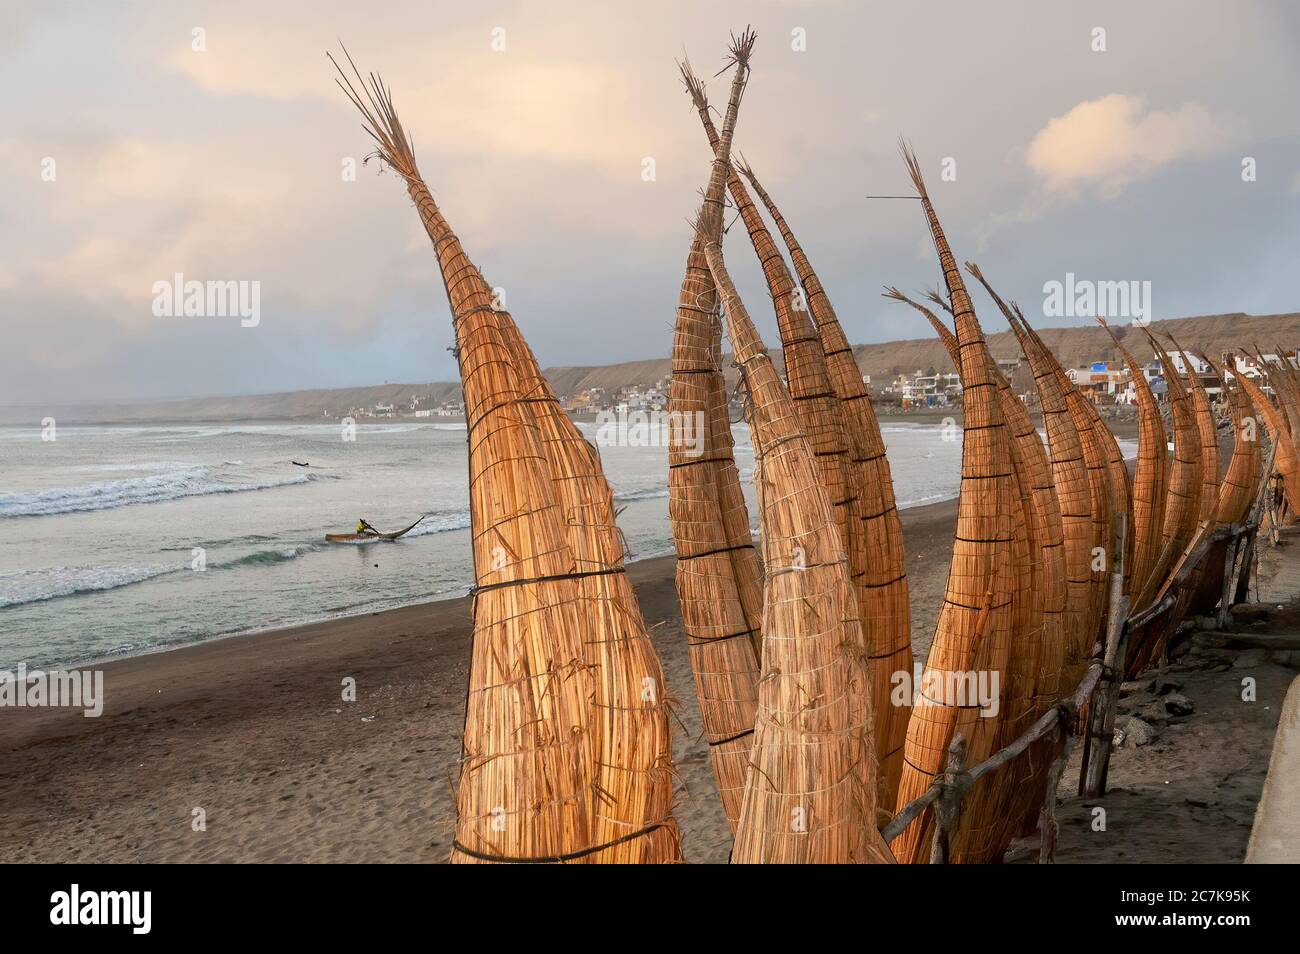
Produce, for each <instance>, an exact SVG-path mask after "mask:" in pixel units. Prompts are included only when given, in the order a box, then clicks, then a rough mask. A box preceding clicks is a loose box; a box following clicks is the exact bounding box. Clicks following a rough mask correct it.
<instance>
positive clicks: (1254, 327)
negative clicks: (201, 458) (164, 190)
mask: <svg viewBox="0 0 1300 954" xmlns="http://www.w3.org/2000/svg"><path fill="white" fill-rule="evenodd" d="M1151 328H1152V330H1153V331H1154V332H1156V334H1157V335H1163V334H1165V333H1166V332H1171V333H1172V334H1173V335H1174V336H1175V337H1176V338H1177V339H1178V341H1179V343H1180V344H1182V345H1183V346H1185V347H1188V348H1198V349H1203V350H1205V351H1207V352H1209V353H1210V354H1211V355H1216V356H1217V355H1218V354H1219V353H1221V352H1222V351H1224V350H1226V349H1228V348H1240V347H1243V346H1252V345H1255V344H1258V345H1259V346H1260V347H1262V348H1264V349H1265V350H1270V349H1272V348H1273V347H1274V346H1275V345H1285V346H1287V347H1295V346H1297V345H1300V313H1297V312H1290V313H1287V314H1281V315H1247V314H1243V313H1241V312H1237V313H1235V314H1228V315H1204V316H1201V317H1197V318H1177V319H1173V320H1170V321H1154V322H1152V323H1151ZM1117 331H1118V332H1119V334H1120V337H1121V340H1123V341H1124V342H1125V344H1126V345H1127V346H1128V347H1130V348H1131V349H1132V350H1133V351H1134V353H1135V354H1137V355H1139V356H1142V357H1149V354H1150V348H1149V346H1147V345H1146V344H1145V339H1144V338H1143V336H1142V334H1141V332H1139V331H1138V330H1137V329H1135V328H1133V327H1131V326H1128V325H1121V326H1118V328H1117ZM1039 333H1040V334H1041V335H1042V336H1043V340H1044V341H1046V342H1047V344H1048V346H1049V347H1050V348H1051V349H1052V350H1053V351H1054V352H1056V354H1057V356H1058V357H1059V358H1060V359H1061V363H1062V364H1064V365H1065V366H1066V367H1067V368H1068V367H1079V366H1081V365H1083V364H1086V363H1088V362H1090V361H1097V360H1118V358H1119V355H1118V354H1117V353H1116V350H1115V347H1114V345H1113V344H1112V343H1111V341H1110V338H1109V337H1108V336H1107V334H1106V332H1105V331H1104V330H1103V329H1102V328H1100V327H1099V326H1097V325H1092V326H1087V327H1074V328H1040V329H1039ZM988 343H989V348H990V349H991V350H992V352H993V354H994V356H995V357H998V358H1010V357H1014V356H1016V355H1018V354H1019V347H1018V346H1017V344H1016V340H1015V336H1014V335H1012V334H1011V332H1009V331H1004V332H1001V333H999V334H994V335H989V338H988ZM853 355H854V357H855V358H856V359H857V362H858V366H859V367H861V368H862V371H863V373H864V374H869V375H871V378H872V381H873V383H874V384H875V386H876V388H877V389H879V388H880V387H881V386H882V385H883V384H885V383H886V382H888V381H889V380H891V379H892V378H893V377H894V376H895V375H897V374H899V373H910V372H912V371H915V370H916V369H918V368H921V369H928V368H931V367H934V368H937V369H939V370H947V369H949V368H951V367H952V365H951V362H950V361H949V360H948V355H947V352H946V351H944V349H943V346H942V345H941V344H940V343H939V341H938V339H937V338H918V339H914V340H908V341H890V342H886V343H884V344H866V345H855V346H854V348H853ZM772 357H773V359H774V360H775V361H776V362H777V364H778V367H779V366H780V361H781V352H780V349H777V348H774V349H772ZM670 370H671V368H670V365H669V361H668V359H667V358H652V359H648V360H643V361H625V362H623V363H621V364H609V365H602V366H598V367H557V368H548V369H546V371H545V374H546V378H547V380H548V381H550V383H551V387H552V388H554V389H555V392H556V393H557V394H559V395H561V396H566V395H570V394H574V393H576V392H578V391H581V390H584V389H586V388H593V387H600V388H605V389H606V390H612V389H615V388H620V387H625V386H642V387H644V386H647V385H653V384H654V383H655V382H656V381H658V380H660V379H661V378H665V377H667V376H668V374H669V372H670ZM726 371H727V377H728V379H729V380H734V378H735V374H736V372H735V369H734V368H731V367H730V366H728V367H727V369H726ZM412 397H418V398H420V399H421V400H422V401H423V402H424V403H425V405H426V406H427V405H428V404H429V403H430V402H432V403H442V402H445V401H456V400H459V399H460V385H459V384H458V383H455V382H446V381H441V382H433V383H431V384H383V385H373V386H370V387H359V388H331V389H317V390H312V391H287V392H284V393H280V394H253V395H244V396H240V397H213V398H191V399H188V400H180V401H159V402H152V403H117V404H71V405H64V406H49V405H42V406H39V407H35V406H27V407H0V423H4V424H34V423H39V421H40V419H41V418H42V417H45V416H53V417H55V418H56V419H57V420H59V422H60V423H68V424H75V423H97V422H102V423H107V422H113V423H131V422H149V421H203V420H210V421H211V420H219V421H254V420H292V419H326V418H328V419H331V420H333V419H337V418H339V417H341V416H343V415H344V414H346V413H347V411H348V410H349V409H350V408H355V407H373V406H374V405H375V404H377V403H380V402H383V403H386V404H388V403H391V404H394V405H396V406H397V407H398V408H401V407H402V406H403V405H406V406H409V405H410V401H411V398H412Z"/></svg>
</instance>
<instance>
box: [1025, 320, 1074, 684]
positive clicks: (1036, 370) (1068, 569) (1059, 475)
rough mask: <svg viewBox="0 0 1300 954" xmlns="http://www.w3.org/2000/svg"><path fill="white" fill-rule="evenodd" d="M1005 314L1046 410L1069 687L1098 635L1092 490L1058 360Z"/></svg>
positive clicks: (1064, 670)
mask: <svg viewBox="0 0 1300 954" xmlns="http://www.w3.org/2000/svg"><path fill="white" fill-rule="evenodd" d="M1004 315H1006V316H1007V321H1008V322H1009V323H1010V325H1011V330H1012V331H1013V332H1014V333H1015V335H1016V339H1017V341H1019V343H1020V349H1021V351H1022V352H1023V353H1024V355H1025V359H1026V360H1027V361H1028V362H1029V366H1030V370H1031V371H1032V373H1033V376H1034V384H1035V386H1036V388H1037V390H1038V401H1039V405H1040V406H1041V407H1042V412H1043V424H1044V427H1045V429H1046V431H1047V444H1048V448H1049V450H1050V452H1051V472H1052V483H1053V484H1054V486H1055V487H1056V497H1057V501H1058V504H1059V506H1060V512H1061V532H1062V539H1063V541H1064V548H1065V557H1064V563H1065V586H1066V607H1067V613H1066V630H1067V634H1068V639H1067V641H1066V653H1065V663H1064V667H1063V672H1064V676H1065V684H1066V685H1067V686H1068V685H1073V684H1074V683H1075V682H1077V681H1078V679H1079V678H1080V677H1081V676H1082V674H1083V671H1084V669H1085V668H1086V665H1087V663H1086V660H1087V658H1088V655H1089V653H1090V652H1091V648H1092V644H1091V642H1090V637H1091V634H1092V633H1093V632H1094V631H1095V630H1096V622H1095V615H1094V602H1093V593H1092V590H1093V578H1092V560H1093V556H1092V546H1093V542H1092V541H1093V535H1094V526H1093V520H1092V490H1091V485H1090V482H1089V474H1088V466H1087V463H1086V461H1085V459H1084V453H1083V441H1082V438H1081V437H1080V434H1079V430H1078V427H1077V425H1076V423H1075V419H1074V417H1073V416H1072V415H1071V414H1070V407H1069V402H1068V400H1067V398H1066V393H1065V389H1064V388H1063V387H1062V386H1061V382H1060V379H1059V378H1058V377H1057V375H1056V371H1055V368H1054V367H1053V365H1054V364H1055V359H1054V358H1051V357H1050V355H1048V354H1045V352H1046V348H1045V347H1044V346H1043V345H1042V342H1041V341H1040V340H1039V339H1038V338H1037V337H1035V336H1033V335H1031V334H1029V332H1028V331H1027V329H1026V327H1024V326H1022V325H1021V324H1020V322H1019V320H1018V318H1017V313H1016V312H1014V311H1013V310H1012V309H1010V308H1008V309H1007V310H1006V312H1004Z"/></svg>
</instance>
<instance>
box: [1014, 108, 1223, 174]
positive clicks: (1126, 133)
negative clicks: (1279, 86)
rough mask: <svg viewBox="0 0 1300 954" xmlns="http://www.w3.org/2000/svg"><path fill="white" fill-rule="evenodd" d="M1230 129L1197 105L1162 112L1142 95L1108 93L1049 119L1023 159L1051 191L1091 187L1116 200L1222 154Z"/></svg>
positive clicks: (1220, 119) (1221, 120)
mask: <svg viewBox="0 0 1300 954" xmlns="http://www.w3.org/2000/svg"><path fill="white" fill-rule="evenodd" d="M1229 126H1230V123H1229V122H1228V121H1226V120H1224V119H1222V118H1218V117H1215V116H1213V115H1212V114H1211V113H1210V111H1209V110H1208V109H1206V108H1205V107H1204V106H1203V105H1201V104H1200V103H1199V102H1195V101H1192V102H1187V103H1184V104H1183V105H1182V106H1180V107H1178V108H1177V109H1175V110H1173V111H1171V112H1164V111H1161V110H1158V109H1148V108H1147V107H1146V103H1145V102H1144V100H1143V99H1142V98H1141V97H1138V96H1129V95H1125V94H1122V93H1113V94H1111V95H1109V96H1103V97H1101V98H1100V99H1091V100H1085V101H1084V102H1081V103H1079V104H1078V105H1077V106H1075V107H1074V108H1073V109H1071V110H1070V111H1069V112H1067V113H1065V114H1064V115H1062V116H1056V117H1054V118H1052V119H1051V120H1049V121H1048V123H1047V125H1046V126H1045V127H1043V128H1042V129H1041V130H1039V132H1038V133H1037V135H1035V136H1034V138H1033V140H1032V141H1031V142H1030V144H1029V148H1028V149H1027V150H1026V153H1025V159H1026V162H1027V163H1028V165H1029V168H1030V169H1032V170H1033V171H1034V172H1035V173H1036V174H1037V175H1038V176H1039V177H1040V178H1041V180H1042V184H1043V186H1044V187H1045V188H1046V189H1047V190H1048V191H1049V192H1054V193H1073V194H1077V193H1078V192H1079V191H1080V190H1082V189H1085V188H1087V187H1092V188H1094V189H1095V190H1096V191H1097V193H1098V194H1099V195H1101V196H1103V197H1105V198H1113V197H1114V196H1116V195H1118V194H1119V193H1120V192H1122V191H1123V190H1124V189H1125V188H1126V187H1127V186H1128V185H1129V184H1130V183H1132V182H1134V181H1136V180H1138V179H1143V178H1146V177H1147V176H1150V175H1152V174H1154V173H1155V172H1156V171H1158V170H1159V169H1161V168H1162V167H1164V166H1167V165H1169V164H1170V163H1173V162H1178V161H1181V160H1185V159H1197V158H1200V157H1203V156H1206V155H1209V154H1211V153H1214V152H1218V151H1220V150H1221V149H1222V148H1224V147H1225V146H1227V145H1229V144H1230V142H1231V140H1232V138H1233V136H1232V135H1231V131H1230V129H1229Z"/></svg>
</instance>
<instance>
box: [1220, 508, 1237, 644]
mask: <svg viewBox="0 0 1300 954" xmlns="http://www.w3.org/2000/svg"><path fill="white" fill-rule="evenodd" d="M1233 529H1234V530H1239V529H1240V528H1236V527H1234V528H1233ZM1240 550H1241V534H1240V533H1238V534H1236V535H1235V536H1234V537H1233V538H1232V539H1231V540H1229V541H1228V544H1227V546H1225V547H1224V548H1223V586H1222V587H1221V588H1220V590H1219V612H1218V613H1217V614H1216V615H1215V617H1214V627H1215V629H1226V628H1227V626H1228V621H1229V620H1230V619H1231V618H1232V591H1233V589H1234V584H1235V583H1236V576H1235V574H1234V573H1233V572H1232V571H1233V570H1234V569H1235V568H1236V566H1237V553H1238V551H1240Z"/></svg>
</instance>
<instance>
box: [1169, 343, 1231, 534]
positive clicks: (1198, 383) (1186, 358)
mask: <svg viewBox="0 0 1300 954" xmlns="http://www.w3.org/2000/svg"><path fill="white" fill-rule="evenodd" d="M1167 337H1168V338H1169V341H1170V342H1171V343H1172V344H1173V346H1174V350H1175V351H1178V352H1179V353H1180V354H1182V356H1183V363H1184V365H1185V366H1186V368H1187V383H1188V386H1189V390H1190V392H1191V396H1192V412H1193V413H1194V414H1195V415H1196V430H1197V433H1198V434H1200V437H1201V506H1200V510H1199V511H1198V516H1199V519H1200V520H1202V521H1206V520H1208V521H1210V522H1211V523H1213V522H1214V515H1215V513H1216V512H1217V511H1218V509H1219V432H1218V428H1217V427H1215V424H1214V410H1213V408H1211V407H1210V396H1209V394H1207V393H1206V391H1205V383H1204V382H1203V381H1202V380H1201V376H1200V375H1199V374H1197V373H1196V369H1195V368H1194V367H1193V366H1192V356H1191V354H1189V353H1188V352H1187V351H1186V350H1184V349H1183V348H1181V347H1180V346H1179V344H1178V342H1177V341H1174V336H1173V335H1167Z"/></svg>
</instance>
